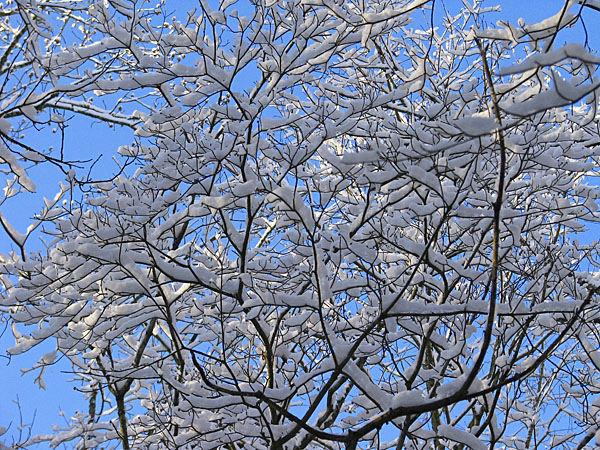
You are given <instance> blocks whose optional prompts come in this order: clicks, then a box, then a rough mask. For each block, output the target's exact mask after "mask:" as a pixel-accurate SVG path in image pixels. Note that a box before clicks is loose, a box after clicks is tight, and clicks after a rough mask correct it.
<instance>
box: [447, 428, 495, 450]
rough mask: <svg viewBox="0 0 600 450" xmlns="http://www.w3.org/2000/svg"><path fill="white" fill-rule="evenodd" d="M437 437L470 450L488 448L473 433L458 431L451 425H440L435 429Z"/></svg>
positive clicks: (485, 449) (484, 449)
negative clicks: (462, 445)
mask: <svg viewBox="0 0 600 450" xmlns="http://www.w3.org/2000/svg"><path fill="white" fill-rule="evenodd" d="M437 435H438V437H441V438H445V439H449V440H451V441H454V442H458V443H460V444H464V445H466V446H467V447H469V448H470V449H471V450H487V448H488V446H487V445H486V444H484V443H483V441H481V439H479V438H478V437H476V436H475V435H474V434H473V433H469V432H467V431H462V430H459V429H458V428H455V427H453V426H451V425H445V424H441V425H439V426H438V429H437Z"/></svg>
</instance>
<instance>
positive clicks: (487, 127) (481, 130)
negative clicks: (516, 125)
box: [454, 116, 498, 136]
mask: <svg viewBox="0 0 600 450" xmlns="http://www.w3.org/2000/svg"><path fill="white" fill-rule="evenodd" d="M454 125H456V126H457V127H458V128H459V129H460V130H461V131H462V132H463V133H465V134H467V135H468V136H483V135H485V134H490V133H491V132H492V131H494V130H495V129H496V128H498V124H497V123H496V120H495V119H494V118H492V117H481V116H470V117H464V118H462V119H459V120H457V121H456V122H454Z"/></svg>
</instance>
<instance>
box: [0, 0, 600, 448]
mask: <svg viewBox="0 0 600 450" xmlns="http://www.w3.org/2000/svg"><path fill="white" fill-rule="evenodd" d="M446 3H447V4H448V5H451V6H453V7H456V5H460V4H461V2H460V1H458V0H451V1H447V2H446ZM498 3H499V4H501V6H502V10H503V12H502V13H496V14H494V15H490V16H489V20H490V25H491V22H492V21H493V20H498V19H508V20H510V21H512V22H515V23H516V21H517V19H518V18H519V17H523V18H524V19H525V21H526V22H536V21H539V20H541V19H544V18H546V17H548V16H550V15H553V14H555V13H556V12H558V11H559V10H560V8H561V7H562V5H563V3H564V2H563V1H562V0H529V1H527V0H526V1H523V0H502V1H489V2H486V3H485V4H489V5H490V6H491V5H495V4H498ZM437 6H438V7H441V1H440V0H437ZM584 17H587V19H586V24H587V26H588V31H590V45H591V46H592V47H593V48H599V49H600V45H599V43H600V39H599V38H598V33H597V27H598V25H600V12H596V11H591V10H589V11H587V12H586V13H585V14H584ZM492 18H493V20H492ZM565 39H568V40H569V41H576V42H580V43H583V42H584V40H585V35H584V30H583V29H582V28H581V27H580V26H579V27H578V28H577V29H574V30H573V31H572V32H570V33H564V34H562V35H561V37H560V39H559V40H558V41H557V44H562V43H564V41H565ZM25 139H26V140H27V139H31V141H30V142H31V143H32V144H33V143H35V144H36V145H49V144H48V142H53V143H54V144H50V145H56V143H57V142H60V130H57V132H56V133H51V132H50V134H48V135H43V134H39V135H36V136H35V137H33V136H29V137H26V138H25ZM132 139H133V137H132V133H131V130H126V129H114V128H113V129H109V128H107V127H106V126H105V125H103V124H94V125H92V126H90V125H89V122H88V121H83V120H73V121H70V122H69V123H68V129H67V130H66V133H65V144H64V145H65V149H66V153H67V155H68V157H70V158H73V159H79V158H81V159H88V158H95V157H97V156H98V155H100V154H103V155H104V157H103V158H102V159H101V160H100V162H99V164H98V165H97V167H96V171H95V174H97V175H99V174H102V173H104V174H109V173H111V172H113V171H114V169H115V167H116V166H115V164H114V163H113V162H112V161H111V155H112V154H114V153H115V152H116V149H117V147H118V146H119V145H123V144H129V143H131V141H132ZM32 178H33V179H34V181H36V183H37V185H38V192H39V194H31V195H24V196H19V197H17V198H16V199H13V200H14V201H13V202H10V203H7V204H6V205H3V206H2V211H3V213H4V214H5V215H6V216H7V217H9V218H11V219H12V220H13V225H15V227H16V228H17V229H19V230H20V231H24V230H25V228H26V227H27V225H28V223H29V219H30V217H31V216H32V214H33V213H34V212H35V211H37V210H39V209H40V208H41V206H42V205H43V203H42V202H43V200H42V196H43V195H46V196H47V197H52V196H53V194H54V192H55V191H56V186H57V183H58V181H60V180H63V175H62V174H61V173H60V172H59V171H58V170H57V169H55V168H52V167H50V166H46V165H44V166H43V167H41V168H37V167H36V168H33V169H32ZM0 233H2V232H1V231H0ZM0 235H1V236H2V237H0V251H1V252H6V251H10V245H9V243H8V239H7V238H6V237H5V236H4V234H0ZM29 246H30V248H36V246H37V244H36V243H35V242H31V243H29ZM37 248H39V247H37ZM4 326H5V324H1V323H0V332H1V331H2V330H3V327H4ZM12 342H13V338H12V333H11V332H10V329H7V330H5V332H4V333H3V334H2V336H1V337H0V355H4V354H5V349H6V348H8V347H10V346H12ZM48 350H51V349H49V348H45V349H39V351H35V352H33V354H32V355H19V356H16V357H13V358H12V360H10V362H9V360H8V359H7V358H4V357H0V380H2V388H1V390H0V394H1V398H2V400H3V407H2V408H0V426H3V427H7V428H8V427H9V424H11V423H12V425H11V427H10V430H9V432H8V433H7V434H6V435H5V436H2V437H0V441H5V442H6V443H7V444H10V443H11V442H12V440H13V439H15V440H19V431H18V429H17V427H18V425H19V423H20V422H21V420H22V421H23V423H24V424H28V423H31V422H32V420H33V417H34V415H35V426H34V430H33V431H34V434H36V433H43V434H47V433H51V428H50V427H51V424H57V425H59V426H60V425H66V422H65V419H67V418H68V417H69V416H71V415H72V414H73V413H74V412H75V410H77V409H85V408H86V407H87V405H86V403H85V402H83V398H82V397H81V396H80V395H79V394H78V393H77V392H75V391H74V390H73V385H71V384H68V383H66V382H65V381H66V380H68V379H69V378H70V375H69V374H68V370H70V366H69V365H67V364H64V361H59V362H58V363H57V364H56V365H55V366H52V367H50V368H48V369H47V371H46V374H45V377H44V378H45V381H46V384H47V386H48V388H47V390H42V389H40V388H38V386H37V385H35V384H34V379H35V377H36V375H37V372H31V373H27V374H25V375H24V376H21V374H20V369H21V368H22V367H28V366H30V365H31V364H34V363H35V362H36V361H37V359H38V358H39V357H41V356H42V355H43V354H44V353H45V352H46V351H48ZM17 398H18V399H19V400H20V403H21V414H22V419H21V418H20V417H19V410H18V408H17V407H16V404H15V403H13V401H16V400H17ZM61 410H62V411H64V413H65V416H66V417H65V419H63V418H61V417H60V415H59V413H60V411H61ZM23 431H24V433H27V429H25V430H23ZM40 448H45V447H40Z"/></svg>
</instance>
